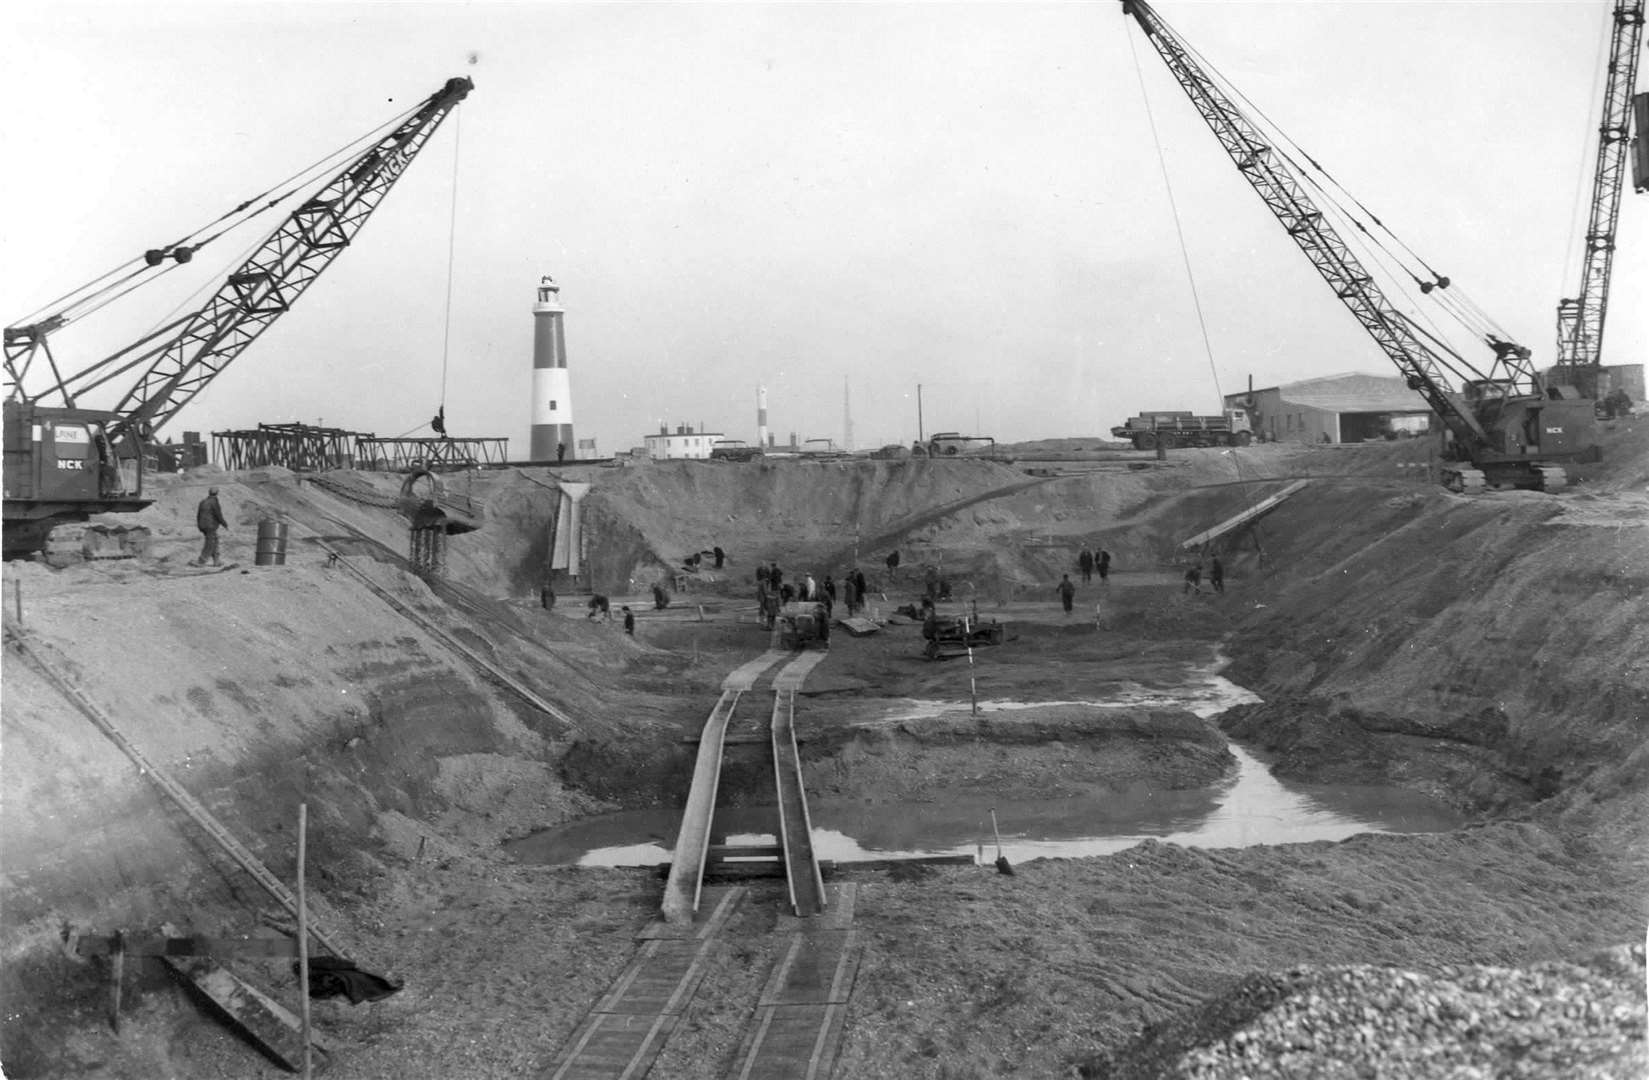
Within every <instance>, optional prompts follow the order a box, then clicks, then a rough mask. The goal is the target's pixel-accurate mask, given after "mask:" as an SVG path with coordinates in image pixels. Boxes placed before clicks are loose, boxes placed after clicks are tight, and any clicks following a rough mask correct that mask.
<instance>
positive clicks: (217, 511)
mask: <svg viewBox="0 0 1649 1080" xmlns="http://www.w3.org/2000/svg"><path fill="white" fill-rule="evenodd" d="M228 527H229V523H228V522H227V521H225V520H223V507H222V506H220V505H219V504H218V489H217V488H215V487H214V488H207V489H206V498H204V499H202V500H200V505H199V506H197V507H195V528H197V529H199V530H200V534H201V537H202V538H203V539H202V542H201V545H200V558H198V559H196V560H195V561H194V564H193V565H195V566H205V565H206V560H207V559H211V560H212V565H213V566H217V565H219V564H218V530H219V529H227V528H228Z"/></svg>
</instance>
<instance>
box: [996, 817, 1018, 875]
mask: <svg viewBox="0 0 1649 1080" xmlns="http://www.w3.org/2000/svg"><path fill="white" fill-rule="evenodd" d="M991 835H992V836H994V837H996V872H997V873H998V874H1006V875H1008V876H1009V877H1013V864H1012V863H1010V862H1008V857H1007V856H1006V855H1004V854H1002V834H1001V833H1000V832H998V831H997V828H996V807H994V806H993V807H991Z"/></svg>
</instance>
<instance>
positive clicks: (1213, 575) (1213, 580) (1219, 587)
mask: <svg viewBox="0 0 1649 1080" xmlns="http://www.w3.org/2000/svg"><path fill="white" fill-rule="evenodd" d="M1208 584H1210V585H1212V586H1214V591H1215V592H1219V593H1222V592H1224V591H1225V566H1224V565H1223V564H1222V563H1221V562H1220V557H1219V556H1218V555H1216V556H1214V564H1213V565H1212V566H1210V567H1209V568H1208Z"/></svg>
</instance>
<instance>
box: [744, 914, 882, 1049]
mask: <svg viewBox="0 0 1649 1080" xmlns="http://www.w3.org/2000/svg"><path fill="white" fill-rule="evenodd" d="M848 908H849V910H851V905H848ZM862 952H863V946H862V945H861V943H860V942H859V940H858V934H857V933H856V932H855V931H853V930H840V929H816V928H810V929H807V930H802V931H798V932H797V933H794V934H792V935H791V938H790V945H789V948H788V949H787V950H786V952H785V956H784V959H783V960H781V961H780V962H779V964H778V965H777V966H776V967H775V968H774V969H773V973H772V975H771V976H769V978H768V980H767V986H766V988H765V989H763V991H762V996H761V1000H760V1001H759V1002H758V1003H757V1006H756V1014H755V1016H754V1017H753V1018H752V1021H751V1024H750V1028H749V1030H748V1032H747V1033H746V1035H745V1038H744V1043H743V1045H741V1046H740V1048H739V1052H738V1054H737V1056H736V1057H735V1059H734V1064H733V1068H732V1070H731V1071H729V1072H728V1074H727V1075H728V1077H729V1078H730V1080H827V1078H828V1077H829V1076H830V1074H831V1071H832V1069H833V1068H834V1066H835V1061H836V1053H837V1051H838V1050H839V1049H840V1047H841V1040H842V1029H843V1021H844V1019H845V1015H846V1011H847V1003H848V999H849V998H850V997H851V996H852V994H853V981H854V979H855V978H856V977H857V975H858V971H859V959H860V956H861V954H862Z"/></svg>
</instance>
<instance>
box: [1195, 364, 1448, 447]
mask: <svg viewBox="0 0 1649 1080" xmlns="http://www.w3.org/2000/svg"><path fill="white" fill-rule="evenodd" d="M1225 404H1226V406H1227V407H1228V408H1233V409H1242V408H1246V409H1248V410H1249V413H1250V414H1251V418H1252V422H1253V425H1254V434H1255V436H1256V437H1258V438H1261V439H1264V440H1265V441H1267V442H1311V443H1320V442H1330V443H1340V442H1362V441H1364V440H1365V439H1380V438H1387V437H1391V436H1403V435H1421V434H1425V433H1426V432H1428V431H1430V430H1431V416H1432V413H1431V407H1430V406H1428V405H1427V404H1426V401H1425V399H1424V398H1422V397H1421V396H1420V395H1419V394H1417V393H1415V392H1414V391H1413V390H1410V389H1409V388H1408V384H1407V383H1406V382H1404V380H1403V379H1402V378H1400V377H1398V376H1386V375H1364V374H1361V373H1358V372H1350V373H1347V374H1344V375H1327V376H1324V377H1323V378H1321V379H1307V380H1305V381H1303V382H1295V383H1286V384H1284V385H1281V386H1271V387H1267V388H1265V389H1263V390H1248V391H1246V392H1244V393H1240V394H1227V395H1226V396H1225Z"/></svg>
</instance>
